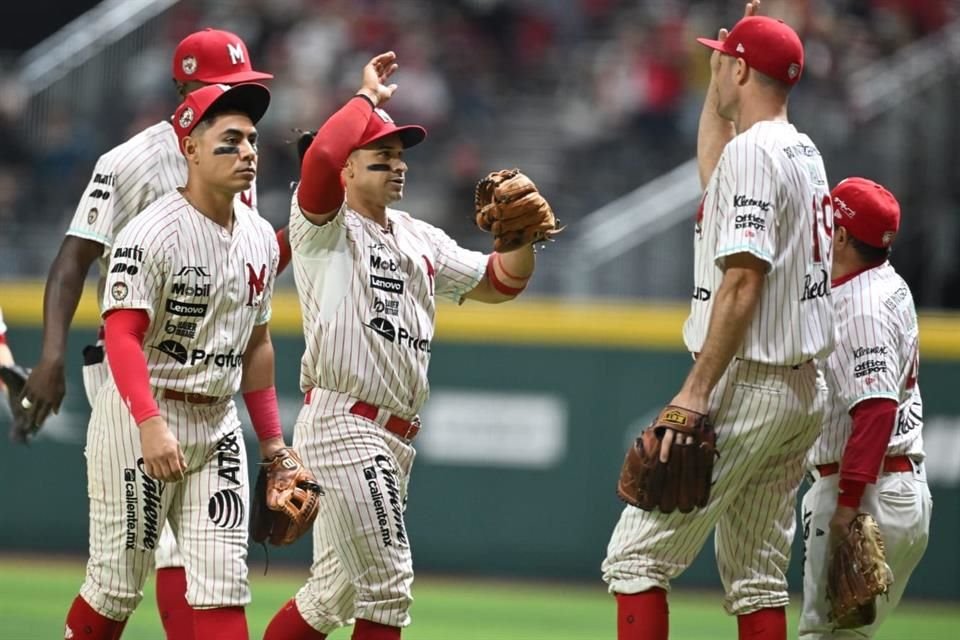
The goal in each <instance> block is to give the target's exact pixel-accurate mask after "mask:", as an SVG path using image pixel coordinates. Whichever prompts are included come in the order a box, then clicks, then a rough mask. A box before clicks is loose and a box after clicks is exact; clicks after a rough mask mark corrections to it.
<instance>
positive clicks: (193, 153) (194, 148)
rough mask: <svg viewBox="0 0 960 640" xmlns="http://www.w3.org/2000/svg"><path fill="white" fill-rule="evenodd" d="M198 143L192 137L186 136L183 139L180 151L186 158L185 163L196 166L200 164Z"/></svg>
mask: <svg viewBox="0 0 960 640" xmlns="http://www.w3.org/2000/svg"><path fill="white" fill-rule="evenodd" d="M197 143H198V141H197V140H196V139H194V138H193V136H187V137H186V138H184V139H183V147H182V148H181V149H180V150H181V151H182V152H183V155H184V157H186V159H187V162H192V163H194V164H198V163H199V162H200V154H199V149H198V146H199V145H198V144H197Z"/></svg>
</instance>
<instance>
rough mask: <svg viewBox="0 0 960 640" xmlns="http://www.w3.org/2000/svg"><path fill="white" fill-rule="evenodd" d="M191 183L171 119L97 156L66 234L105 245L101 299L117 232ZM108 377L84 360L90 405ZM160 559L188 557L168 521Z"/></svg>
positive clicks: (166, 563)
mask: <svg viewBox="0 0 960 640" xmlns="http://www.w3.org/2000/svg"><path fill="white" fill-rule="evenodd" d="M186 183H187V161H186V158H184V156H183V154H182V153H180V150H179V147H178V142H177V134H176V132H175V131H174V130H173V126H172V125H171V124H170V122H168V121H163V122H158V123H157V124H155V125H153V126H151V127H148V128H146V129H144V130H143V131H141V132H140V133H138V134H136V135H135V136H133V137H132V138H130V139H129V140H127V141H126V142H124V143H122V144H120V145H118V146H116V147H114V148H113V149H111V150H110V151H108V152H107V153H105V154H103V155H102V156H100V158H99V159H98V160H97V164H96V166H95V167H94V169H93V176H92V177H91V178H90V183H89V184H88V185H87V188H86V191H84V195H83V198H81V200H80V203H79V204H78V205H77V210H76V213H74V215H73V220H72V221H71V222H70V227H69V228H68V229H67V235H71V236H76V237H78V238H85V239H87V240H92V241H94V242H97V243H99V244H102V245H103V255H102V256H101V257H100V260H99V265H100V280H99V293H100V299H101V300H103V294H104V291H103V288H104V283H105V282H106V279H107V265H108V264H109V262H110V251H111V248H112V247H113V243H114V239H115V238H116V237H117V234H119V233H120V231H121V230H123V228H124V227H125V226H126V225H127V223H129V222H130V221H131V220H133V218H134V217H135V216H136V215H138V214H139V213H140V212H141V211H143V210H144V209H146V208H147V207H148V206H149V205H150V204H152V203H153V202H154V201H155V200H157V198H159V197H160V196H162V195H164V194H167V193H170V192H172V191H175V190H176V189H177V187H182V186H183V185H185V184H186ZM256 193H257V189H256V184H254V185H252V186H251V187H250V189H249V190H247V191H245V192H243V193H241V194H238V195H237V198H238V199H239V201H240V202H242V203H243V204H245V205H247V206H249V207H253V208H254V209H256ZM97 346H102V345H101V344H98V345H97ZM94 353H100V352H98V351H95V352H94ZM101 355H102V353H101ZM94 359H96V358H94ZM109 377H110V371H109V368H108V367H107V364H106V362H104V361H102V360H101V361H100V362H91V363H87V364H85V365H84V367H83V386H84V389H85V390H86V393H87V400H88V401H89V402H90V406H91V407H92V406H93V403H94V399H95V398H96V395H97V392H98V391H99V389H100V387H102V386H103V384H104V383H105V382H106V381H107V379H108V378H109ZM156 559H157V567H182V566H183V558H182V557H181V556H180V553H179V551H178V550H177V547H176V544H175V542H174V539H173V534H172V532H171V531H170V529H169V527H164V531H163V535H162V536H161V543H160V545H159V547H158V549H157V556H156Z"/></svg>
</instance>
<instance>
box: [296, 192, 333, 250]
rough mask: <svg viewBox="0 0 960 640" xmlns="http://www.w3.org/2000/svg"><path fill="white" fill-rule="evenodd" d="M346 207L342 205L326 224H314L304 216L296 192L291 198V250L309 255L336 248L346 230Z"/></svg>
mask: <svg viewBox="0 0 960 640" xmlns="http://www.w3.org/2000/svg"><path fill="white" fill-rule="evenodd" d="M346 207H347V203H346V202H344V203H343V204H342V205H340V210H339V211H337V214H336V215H335V216H333V218H331V219H330V220H328V221H327V222H326V223H325V224H314V223H313V222H311V221H310V220H308V219H307V217H306V216H305V215H303V210H302V209H300V203H299V202H297V192H296V190H294V192H293V195H292V196H291V198H290V227H289V229H288V234H289V235H288V237H289V239H290V250H291V251H294V252H296V253H301V254H309V253H313V252H314V251H317V250H323V249H331V248H333V247H334V246H336V244H337V243H338V242H339V240H340V238H341V237H342V236H343V235H344V232H345V230H346V226H345V222H344V219H345V216H344V211H345V210H346Z"/></svg>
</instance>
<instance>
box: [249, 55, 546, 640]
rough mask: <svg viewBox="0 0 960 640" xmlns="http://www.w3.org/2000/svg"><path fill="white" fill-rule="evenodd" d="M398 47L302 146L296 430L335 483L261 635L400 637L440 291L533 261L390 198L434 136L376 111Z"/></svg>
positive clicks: (294, 235)
mask: <svg viewBox="0 0 960 640" xmlns="http://www.w3.org/2000/svg"><path fill="white" fill-rule="evenodd" d="M395 60H396V56H395V54H394V53H393V52H388V53H383V54H380V55H378V56H376V57H375V58H373V59H372V60H371V61H370V62H369V63H368V64H367V65H366V66H365V67H364V69H363V81H362V85H361V88H360V90H359V91H358V92H357V94H356V95H355V96H354V97H353V98H351V99H350V100H349V101H348V102H347V103H346V105H345V106H344V107H343V108H341V109H340V110H339V111H338V112H336V113H335V114H334V115H332V116H331V117H330V119H329V120H327V121H326V123H324V125H323V127H322V128H321V129H320V130H319V131H318V133H317V135H316V138H315V139H314V141H313V143H312V144H311V146H310V148H309V149H308V150H307V153H306V156H305V157H304V160H303V166H302V172H301V181H300V184H299V186H298V188H297V191H296V193H295V195H294V197H293V200H292V203H291V212H290V226H289V230H290V243H291V246H292V250H293V265H294V275H295V278H296V283H297V290H298V293H299V297H300V306H301V311H302V314H303V323H304V333H305V335H306V351H305V353H304V355H303V359H302V361H301V374H300V385H301V388H302V390H303V391H304V392H305V393H306V400H305V404H304V407H303V409H302V411H301V413H300V416H299V418H298V420H297V424H296V428H295V432H294V440H295V442H296V447H297V449H298V450H299V451H300V452H301V453H302V454H303V459H304V463H305V464H306V465H307V468H309V469H310V470H311V471H313V473H314V474H315V475H316V476H317V479H318V481H319V482H320V484H321V485H322V486H323V487H324V490H325V492H326V495H325V496H324V499H323V501H322V502H321V506H320V515H319V517H318V518H317V525H316V526H315V527H314V547H313V548H314V562H313V566H312V568H311V577H310V579H309V580H308V581H307V583H306V584H305V585H304V586H303V587H302V588H301V589H300V590H299V591H298V592H297V594H296V596H295V597H294V598H292V599H291V600H290V601H289V602H288V603H287V604H286V605H285V606H284V607H283V608H282V609H281V610H280V611H279V612H278V613H277V614H276V616H275V617H274V618H273V620H272V621H271V622H270V625H269V626H268V628H267V631H266V633H265V636H264V637H265V638H266V639H267V640H281V639H282V640H298V639H304V638H313V639H316V638H325V637H327V634H329V633H330V632H332V631H333V630H334V629H336V628H338V627H341V626H343V625H346V624H350V622H351V621H353V620H355V621H356V622H355V627H354V631H353V636H352V637H353V638H355V639H358V640H371V639H377V640H385V639H391V638H399V637H400V630H401V628H402V627H404V626H406V625H407V624H409V621H410V616H409V608H410V603H411V595H410V588H411V584H412V581H413V565H412V560H411V552H410V543H409V540H408V537H407V529H406V524H405V522H404V504H405V501H406V494H407V482H408V479H409V474H410V469H411V465H412V464H413V458H414V449H413V446H412V442H413V440H414V438H415V437H416V435H417V433H418V432H419V431H420V421H419V419H418V418H417V412H418V411H419V409H420V407H421V406H422V405H423V403H424V401H425V400H426V399H427V395H428V393H429V385H428V382H427V365H428V363H429V359H430V345H431V341H432V339H433V333H434V315H435V303H436V298H437V297H440V296H444V297H448V298H452V299H454V300H460V301H462V300H463V299H464V298H467V299H472V300H478V301H481V302H502V301H506V300H510V299H512V298H514V297H515V296H516V295H517V294H519V293H520V291H521V290H522V289H523V287H524V285H525V284H526V282H527V281H528V280H529V278H530V276H531V275H532V273H533V268H534V252H533V250H532V248H531V245H529V244H528V245H526V246H523V247H521V248H519V249H517V250H515V251H512V252H509V253H496V252H495V253H493V254H491V255H489V256H488V255H484V254H482V253H479V252H474V251H467V250H464V249H462V248H460V247H459V246H458V245H457V244H456V243H455V242H454V241H453V240H452V239H451V238H450V237H449V236H447V235H446V234H445V233H444V232H443V231H441V230H440V229H437V228H436V227H433V226H431V225H429V224H427V223H425V222H422V221H420V220H417V219H415V218H413V217H411V216H410V215H409V214H407V213H405V212H402V211H398V210H396V209H393V208H392V207H391V206H390V205H391V204H392V203H394V202H396V201H397V200H399V199H400V198H401V197H402V196H403V188H404V185H405V180H406V173H407V164H406V162H405V160H404V153H405V150H406V149H408V148H410V147H412V146H414V145H416V144H418V143H420V142H421V141H422V140H423V139H424V137H425V136H426V131H425V130H424V129H423V128H421V127H418V126H397V125H396V124H395V123H394V122H393V121H392V120H391V119H390V117H389V116H388V115H387V113H386V112H385V111H383V109H382V108H381V107H382V106H383V104H384V103H385V102H387V100H389V98H390V97H391V96H392V95H393V92H394V91H395V90H396V85H394V84H390V85H387V84H386V82H388V78H389V77H390V76H391V74H392V73H393V72H394V70H395V69H396V68H397V64H396V62H395ZM341 180H342V183H341Z"/></svg>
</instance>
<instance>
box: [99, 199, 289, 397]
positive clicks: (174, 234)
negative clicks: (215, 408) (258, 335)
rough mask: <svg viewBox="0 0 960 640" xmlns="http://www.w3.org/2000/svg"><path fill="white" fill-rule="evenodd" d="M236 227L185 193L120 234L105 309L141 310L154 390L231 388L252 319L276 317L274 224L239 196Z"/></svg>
mask: <svg viewBox="0 0 960 640" xmlns="http://www.w3.org/2000/svg"><path fill="white" fill-rule="evenodd" d="M234 216H235V221H234V225H233V230H232V233H231V232H230V231H227V230H226V229H224V228H223V227H222V226H220V225H219V224H217V223H215V222H214V221H212V220H210V219H209V218H207V217H206V216H204V215H203V214H201V213H200V212H199V211H197V210H196V209H194V208H193V207H192V206H191V205H190V204H189V203H188V202H187V201H186V199H185V198H184V197H183V196H182V195H181V194H180V193H179V192H178V191H174V192H173V193H168V194H167V195H165V196H162V197H161V198H160V199H159V200H157V201H156V202H154V203H153V204H152V205H150V206H149V207H148V208H147V210H146V211H144V212H143V213H142V214H141V215H139V216H137V217H136V218H135V219H134V220H133V221H132V222H130V223H129V224H128V225H127V226H126V227H125V228H124V230H123V231H121V232H120V235H118V236H117V239H116V242H115V244H114V247H113V253H112V255H111V262H110V273H109V275H108V277H107V290H106V292H105V293H104V299H103V308H104V310H105V311H108V310H110V309H125V308H126V309H144V310H146V311H147V313H149V314H150V320H151V323H150V328H149V330H148V331H147V335H146V338H145V340H144V351H145V353H146V355H147V365H148V367H149V369H150V381H151V384H152V386H154V387H157V388H171V389H177V390H180V391H189V392H194V393H203V394H206V395H211V396H229V395H233V394H234V393H236V392H237V390H238V389H239V388H240V378H241V373H242V364H243V363H242V360H243V353H244V349H245V347H246V344H247V341H248V339H249V338H250V333H251V332H252V331H253V327H254V325H259V324H264V323H266V322H267V321H268V320H269V319H270V298H271V295H272V290H273V282H274V278H275V277H276V271H277V262H278V260H279V248H278V247H277V241H276V237H275V236H274V233H273V228H272V227H271V226H270V224H269V223H268V222H267V221H266V220H264V219H263V218H261V217H260V216H258V215H257V214H256V213H255V212H254V211H253V210H252V209H250V208H249V207H247V206H245V205H243V204H242V203H240V202H238V201H234Z"/></svg>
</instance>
